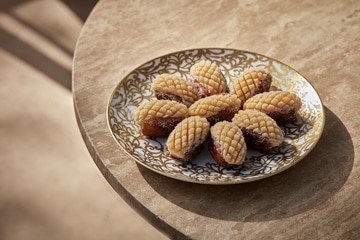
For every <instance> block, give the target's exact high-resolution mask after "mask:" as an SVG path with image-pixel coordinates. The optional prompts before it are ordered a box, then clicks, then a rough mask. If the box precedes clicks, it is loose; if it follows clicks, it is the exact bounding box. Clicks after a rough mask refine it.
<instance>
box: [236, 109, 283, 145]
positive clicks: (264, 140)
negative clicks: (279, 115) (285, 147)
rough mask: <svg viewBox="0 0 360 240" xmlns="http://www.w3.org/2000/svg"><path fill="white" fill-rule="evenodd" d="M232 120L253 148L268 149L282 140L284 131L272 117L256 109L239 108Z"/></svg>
mask: <svg viewBox="0 0 360 240" xmlns="http://www.w3.org/2000/svg"><path fill="white" fill-rule="evenodd" d="M232 122H233V123H234V124H236V125H237V126H238V127H239V128H240V129H241V131H242V133H243V136H244V138H245V142H246V144H247V145H248V146H250V147H253V148H255V149H264V150H270V149H271V148H273V147H277V146H279V145H280V144H281V143H282V142H283V141H284V133H283V132H282V130H281V129H280V127H279V126H278V125H277V123H276V122H275V120H274V119H272V118H271V117H269V116H268V115H266V114H265V113H263V112H260V111H257V110H252V109H249V110H240V111H239V112H238V113H237V114H235V116H234V118H233V119H232Z"/></svg>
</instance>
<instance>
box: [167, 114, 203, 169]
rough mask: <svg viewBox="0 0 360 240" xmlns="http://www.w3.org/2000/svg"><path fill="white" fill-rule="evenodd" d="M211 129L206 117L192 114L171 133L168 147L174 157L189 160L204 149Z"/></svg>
mask: <svg viewBox="0 0 360 240" xmlns="http://www.w3.org/2000/svg"><path fill="white" fill-rule="evenodd" d="M209 131H210V124H209V122H208V121H207V120H206V118H203V117H199V116H192V117H188V118H185V119H184V120H183V121H181V122H180V123H179V124H178V125H177V126H176V127H175V128H174V130H173V131H172V132H171V133H170V135H169V137H168V139H167V141H166V145H165V146H166V149H167V151H168V152H169V155H170V156H171V157H172V158H175V159H178V160H181V161H184V162H188V161H189V160H191V159H193V158H194V157H195V156H196V155H198V154H199V153H200V152H201V150H202V149H203V147H204V145H205V143H206V141H207V139H208V136H209Z"/></svg>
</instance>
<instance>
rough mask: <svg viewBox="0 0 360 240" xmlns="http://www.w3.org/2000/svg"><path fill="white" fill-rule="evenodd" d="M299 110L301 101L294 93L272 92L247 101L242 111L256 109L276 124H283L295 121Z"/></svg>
mask: <svg viewBox="0 0 360 240" xmlns="http://www.w3.org/2000/svg"><path fill="white" fill-rule="evenodd" d="M300 108H301V99H300V98H299V97H298V96H297V95H296V94H294V93H290V92H283V91H272V92H264V93H261V94H257V95H255V96H253V97H252V98H250V99H248V100H247V101H246V102H245V104H244V106H243V109H256V110H259V111H261V112H264V113H266V114H267V115H269V116H270V117H271V118H273V119H274V120H275V121H276V122H277V123H278V124H285V123H289V122H291V121H293V120H294V119H295V114H296V112H297V111H299V109H300Z"/></svg>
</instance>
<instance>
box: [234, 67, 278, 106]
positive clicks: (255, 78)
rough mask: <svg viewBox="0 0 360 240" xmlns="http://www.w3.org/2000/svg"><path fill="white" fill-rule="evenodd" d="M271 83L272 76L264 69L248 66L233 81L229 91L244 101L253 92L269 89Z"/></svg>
mask: <svg viewBox="0 0 360 240" xmlns="http://www.w3.org/2000/svg"><path fill="white" fill-rule="evenodd" d="M271 83H272V76H271V74H270V73H268V72H267V71H266V70H265V69H262V68H249V69H248V70H246V71H244V72H243V73H241V74H240V76H239V77H238V78H237V79H236V80H234V81H233V84H232V87H231V89H230V93H232V94H235V95H237V96H238V97H239V98H240V100H241V102H242V103H244V102H245V101H246V100H247V99H249V98H251V97H252V96H254V95H255V94H258V93H262V92H267V91H269V89H270V86H271Z"/></svg>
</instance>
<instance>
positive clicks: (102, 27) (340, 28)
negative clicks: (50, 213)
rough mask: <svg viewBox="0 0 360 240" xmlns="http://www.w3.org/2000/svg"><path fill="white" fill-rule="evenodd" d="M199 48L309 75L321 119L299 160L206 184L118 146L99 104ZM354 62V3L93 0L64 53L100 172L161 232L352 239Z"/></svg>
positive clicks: (355, 228) (359, 175) (359, 226)
mask: <svg viewBox="0 0 360 240" xmlns="http://www.w3.org/2000/svg"><path fill="white" fill-rule="evenodd" d="M208 47H213V48H232V49H241V50H247V51H251V52H256V53H260V54H263V55H266V56H269V57H272V58H274V59H277V60H279V61H281V62H283V63H286V64H288V65H289V66H291V67H293V68H294V69H296V70H298V71H299V72H300V73H301V74H303V75H304V76H305V77H306V79H307V80H308V81H309V82H310V83H311V84H312V86H313V87H314V88H315V89H316V91H317V93H318V95H319V96H320V98H321V99H322V102H323V106H324V110H325V111H324V112H325V119H326V120H325V127H324V131H323V134H322V136H321V138H320V140H319V142H318V143H317V145H316V147H315V148H314V149H313V150H312V151H311V152H310V153H309V154H308V155H307V156H306V157H305V158H304V159H303V160H302V161H300V162H299V163H297V164H296V165H294V166H292V167H291V168H289V169H287V170H286V171H283V172H281V173H279V174H276V175H274V176H271V177H269V178H265V179H262V180H258V181H254V182H249V183H241V184H232V185H216V186H214V185H204V184H196V183H189V182H184V181H179V180H175V179H172V178H169V177H166V176H163V175H160V174H158V173H156V172H154V171H151V170H149V169H147V168H145V167H143V166H142V165H141V164H138V163H136V161H134V159H133V158H132V157H130V156H129V155H128V154H127V153H126V152H124V151H123V150H122V148H120V147H119V145H118V144H117V142H116V141H115V140H114V138H113V137H112V135H111V132H110V130H109V126H108V124H107V118H106V113H107V105H108V102H109V99H110V97H111V94H112V92H113V90H114V88H115V87H116V86H117V84H118V83H119V82H120V80H121V79H123V78H124V76H126V75H127V74H128V73H129V72H131V71H132V70H133V69H135V68H137V67H138V66H140V65H141V64H143V63H145V62H147V61H149V60H151V59H154V58H156V57H159V56H162V55H165V54H168V53H171V52H176V51H180V50H185V49H194V48H208ZM359 66H360V1H351V0H346V1H335V0H319V1H260V0H251V1H250V0H245V1H235V0H223V1H211V0H203V1H191V0H181V1H162V0H154V1H140V0H134V1H125V0H123V1H116V0H100V1H99V2H98V4H97V5H96V7H95V8H94V10H93V11H92V13H91V14H90V16H89V18H88V20H87V21H86V23H85V25H84V27H83V30H82V32H81V35H80V37H79V41H78V44H77V47H76V51H75V56H74V64H73V96H74V107H75V113H76V117H77V121H78V125H79V129H80V131H81V134H82V136H83V138H84V141H85V144H86V146H87V147H88V149H89V152H90V154H91V156H92V158H93V159H94V162H95V163H96V165H97V166H98V168H99V170H100V171H101V172H102V174H103V175H104V177H105V178H106V180H107V181H108V182H109V184H110V185H111V186H112V187H113V188H114V190H115V191H117V192H118V194H119V195H120V196H121V197H122V198H123V199H125V200H126V202H127V203H128V204H129V205H130V206H131V207H133V208H134V209H135V210H136V211H137V212H138V213H139V214H140V215H142V216H143V217H144V218H145V219H146V220H147V221H148V222H149V223H151V224H152V225H153V226H154V227H156V228H157V229H159V230H160V231H162V232H163V233H164V234H166V235H167V236H169V238H172V239H359V238H360V191H359V189H360V163H359V160H360V159H359V154H360V137H359V136H360V130H359V127H358V124H359V122H360V114H359V113H360V110H359V109H360V108H359V104H360V94H359V91H360V80H359V79H360V68H359ZM89 164H91V163H89ZM94 201H96V199H94ZM139 231H141V229H139Z"/></svg>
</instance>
